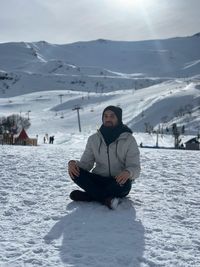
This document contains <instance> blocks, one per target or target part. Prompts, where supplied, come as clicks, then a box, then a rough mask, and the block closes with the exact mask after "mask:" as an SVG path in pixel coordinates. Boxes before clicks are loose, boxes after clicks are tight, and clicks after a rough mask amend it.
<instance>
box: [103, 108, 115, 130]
mask: <svg viewBox="0 0 200 267" xmlns="http://www.w3.org/2000/svg"><path fill="white" fill-rule="evenodd" d="M103 124H104V126H106V127H115V126H117V125H118V119H117V116H116V115H115V113H114V112H113V111H111V110H106V111H105V112H104V115H103Z"/></svg>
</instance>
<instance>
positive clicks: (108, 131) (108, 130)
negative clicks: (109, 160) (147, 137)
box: [99, 124, 133, 146]
mask: <svg viewBox="0 0 200 267" xmlns="http://www.w3.org/2000/svg"><path fill="white" fill-rule="evenodd" d="M99 131H100V132H101V134H102V135H103V138H104V140H105V142H106V145H107V146H109V145H110V144H111V143H112V142H114V141H115V140H116V139H117V138H118V137H119V136H120V134H122V133H133V132H132V130H131V129H130V128H129V127H128V126H126V125H124V124H119V125H117V126H116V127H105V126H104V125H103V124H102V125H101V127H100V129H99Z"/></svg>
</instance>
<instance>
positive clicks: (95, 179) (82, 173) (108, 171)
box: [68, 106, 140, 209]
mask: <svg viewBox="0 0 200 267" xmlns="http://www.w3.org/2000/svg"><path fill="white" fill-rule="evenodd" d="M102 121H103V124H102V126H101V127H100V129H99V130H98V131H97V133H95V134H93V135H91V136H90V137H89V138H88V141H87V145H86V148H85V151H84V153H83V155H82V157H81V159H80V161H75V160H70V161H69V162H68V173H69V175H70V177H71V178H72V180H73V181H74V182H75V183H76V184H77V185H78V186H80V187H81V188H82V189H84V191H80V190H74V191H72V192H71V193H70V198H71V199H72V200H74V201H93V200H94V201H98V202H101V203H102V204H104V205H106V206H107V207H108V208H110V209H114V208H115V207H116V206H117V205H118V202H119V198H122V197H125V196H127V195H128V194H129V192H130V190H131V186H132V181H133V180H134V179H135V178H137V177H138V176H139V174H140V156H139V150H138V147H137V143H136V141H135V138H134V137H133V136H132V131H131V129H129V128H128V127H127V126H126V125H124V124H123V122H122V109H121V108H119V107H116V106H108V107H106V108H105V109H104V111H103V114H102ZM90 170H92V172H90Z"/></svg>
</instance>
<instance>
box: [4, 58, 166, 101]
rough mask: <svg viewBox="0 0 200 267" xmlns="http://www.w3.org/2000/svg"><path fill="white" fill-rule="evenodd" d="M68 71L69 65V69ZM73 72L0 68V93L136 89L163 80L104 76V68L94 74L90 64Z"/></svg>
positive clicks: (55, 66) (5, 95) (55, 67)
mask: <svg viewBox="0 0 200 267" xmlns="http://www.w3.org/2000/svg"><path fill="white" fill-rule="evenodd" d="M53 65H54V67H53V68H54V70H56V69H58V68H57V62H54V63H53ZM46 67H47V66H46ZM76 68H77V67H76ZM51 69H52V64H51ZM77 69H78V68H77ZM88 69H89V68H84V70H86V71H87V72H88ZM47 70H48V71H47ZM68 70H69V69H68ZM71 72H72V71H71V69H70V73H71ZM75 72H76V74H60V73H54V74H52V73H51V71H50V72H49V66H48V68H47V69H46V68H45V71H44V72H43V73H38V72H37V73H33V72H27V71H26V72H21V71H20V72H19V71H15V72H11V73H8V72H4V71H1V72H0V97H12V96H17V95H21V94H25V93H31V92H38V91H46V90H48V91H49V90H76V91H85V92H98V93H99V92H109V91H114V90H122V89H130V88H137V89H140V88H143V87H147V86H150V85H153V84H157V83H160V82H162V81H164V80H166V79H165V78H148V77H147V78H135V77H127V75H122V74H121V75H115V74H112V75H108V76H106V73H108V71H105V70H102V71H101V72H100V74H99V75H94V73H95V72H96V69H94V70H93V68H91V73H92V74H81V73H79V71H78V72H77V71H75Z"/></svg>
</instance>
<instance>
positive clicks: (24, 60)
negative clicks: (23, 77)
mask: <svg viewBox="0 0 200 267" xmlns="http://www.w3.org/2000/svg"><path fill="white" fill-rule="evenodd" d="M199 46H200V37H199V35H198V34H196V35H194V36H191V37H181V38H171V39H166V40H150V41H139V42H122V41H109V40H102V39H99V40H96V41H90V42H77V43H73V44H66V45H53V44H49V43H46V42H36V43H23V42H22V43H5V44H0V69H2V70H5V71H13V70H17V69H21V70H22V69H23V70H24V71H26V70H27V71H29V64H30V69H31V66H32V64H33V63H37V64H38V65H39V64H40V63H41V64H42V63H44V62H48V61H51V60H59V61H62V62H64V63H67V64H72V65H77V66H79V67H82V66H90V67H99V68H102V69H109V70H111V71H117V72H121V73H143V74H144V75H145V76H154V77H158V76H160V77H162V76H172V77H179V76H182V77H186V76H193V75H195V74H199V63H198V62H199V60H200V50H199Z"/></svg>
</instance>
